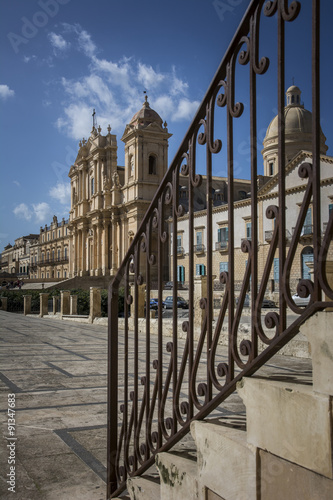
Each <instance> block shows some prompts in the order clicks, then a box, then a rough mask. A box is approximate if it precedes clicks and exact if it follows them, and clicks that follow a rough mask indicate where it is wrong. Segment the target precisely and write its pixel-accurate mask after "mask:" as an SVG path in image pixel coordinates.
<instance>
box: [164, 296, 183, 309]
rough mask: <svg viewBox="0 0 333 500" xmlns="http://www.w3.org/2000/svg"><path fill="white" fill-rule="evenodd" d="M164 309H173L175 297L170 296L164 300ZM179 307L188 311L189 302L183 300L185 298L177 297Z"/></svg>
mask: <svg viewBox="0 0 333 500" xmlns="http://www.w3.org/2000/svg"><path fill="white" fill-rule="evenodd" d="M163 307H164V309H173V296H172V295H169V296H168V297H167V298H166V299H165V300H164V306H163ZM177 307H180V308H181V309H188V302H187V300H185V299H183V297H177Z"/></svg>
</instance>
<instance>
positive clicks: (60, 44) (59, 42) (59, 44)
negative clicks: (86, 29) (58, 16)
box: [48, 32, 70, 50]
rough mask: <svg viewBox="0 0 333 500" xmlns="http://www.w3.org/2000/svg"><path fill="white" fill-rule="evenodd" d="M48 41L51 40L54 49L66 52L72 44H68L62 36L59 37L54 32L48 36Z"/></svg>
mask: <svg viewBox="0 0 333 500" xmlns="http://www.w3.org/2000/svg"><path fill="white" fill-rule="evenodd" d="M48 39H49V40H50V42H51V45H52V47H53V48H55V49H58V50H66V49H68V47H69V46H70V43H69V42H66V40H65V39H64V37H63V36H62V35H57V34H56V33H53V32H50V33H49V34H48Z"/></svg>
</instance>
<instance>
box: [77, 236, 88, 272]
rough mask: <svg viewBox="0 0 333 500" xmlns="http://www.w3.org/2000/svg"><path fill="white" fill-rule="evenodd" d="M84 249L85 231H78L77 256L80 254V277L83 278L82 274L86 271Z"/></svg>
mask: <svg viewBox="0 0 333 500" xmlns="http://www.w3.org/2000/svg"><path fill="white" fill-rule="evenodd" d="M85 249H86V242H85V231H84V229H81V230H80V245H79V254H80V261H81V265H80V271H81V272H80V275H81V276H83V275H84V272H85V270H86V262H85V254H86V252H85Z"/></svg>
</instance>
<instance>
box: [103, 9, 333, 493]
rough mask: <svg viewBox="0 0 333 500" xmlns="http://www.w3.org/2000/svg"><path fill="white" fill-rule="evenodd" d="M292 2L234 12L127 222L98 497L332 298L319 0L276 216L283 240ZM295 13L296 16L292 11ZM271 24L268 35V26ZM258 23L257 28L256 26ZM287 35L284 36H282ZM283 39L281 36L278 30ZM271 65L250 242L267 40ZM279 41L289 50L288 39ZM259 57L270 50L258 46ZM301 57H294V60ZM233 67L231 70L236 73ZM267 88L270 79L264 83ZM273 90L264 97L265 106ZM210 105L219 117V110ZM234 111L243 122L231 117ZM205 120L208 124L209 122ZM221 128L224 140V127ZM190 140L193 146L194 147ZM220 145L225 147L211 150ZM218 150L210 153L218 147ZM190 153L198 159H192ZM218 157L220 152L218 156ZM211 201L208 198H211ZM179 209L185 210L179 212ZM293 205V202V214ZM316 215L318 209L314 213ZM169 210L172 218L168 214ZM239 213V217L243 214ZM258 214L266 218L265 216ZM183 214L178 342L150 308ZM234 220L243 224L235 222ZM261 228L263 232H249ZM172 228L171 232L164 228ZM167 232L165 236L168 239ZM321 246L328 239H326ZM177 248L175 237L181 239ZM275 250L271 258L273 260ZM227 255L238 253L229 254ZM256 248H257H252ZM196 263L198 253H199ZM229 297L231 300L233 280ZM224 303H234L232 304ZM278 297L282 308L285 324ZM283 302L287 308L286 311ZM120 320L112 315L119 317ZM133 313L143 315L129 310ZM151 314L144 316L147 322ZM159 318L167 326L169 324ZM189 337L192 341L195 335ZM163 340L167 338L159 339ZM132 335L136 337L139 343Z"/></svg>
mask: <svg viewBox="0 0 333 500" xmlns="http://www.w3.org/2000/svg"><path fill="white" fill-rule="evenodd" d="M300 8H301V5H300V2H296V1H292V2H290V3H289V4H288V1H287V0H274V1H267V2H265V1H264V0H256V1H252V2H251V3H250V5H249V7H248V9H247V11H246V13H245V15H244V17H243V20H242V23H241V24H240V26H239V28H238V30H237V32H236V34H235V36H234V38H233V40H232V42H231V44H230V46H229V48H228V50H227V52H226V54H225V55H224V57H223V59H222V62H221V64H220V66H219V68H218V70H217V72H216V74H215V77H214V78H213V81H212V83H211V85H210V87H209V89H208V91H207V93H206V95H205V97H204V99H203V101H202V103H201V105H200V107H199V109H198V111H197V113H196V116H195V118H194V120H193V122H192V124H191V126H190V127H189V130H188V132H187V133H186V135H185V137H184V140H183V142H182V144H181V146H180V148H179V150H178V152H177V154H176V156H175V158H174V160H173V162H172V163H171V165H170V168H169V170H168V172H167V173H166V175H165V177H164V179H163V181H162V183H161V185H160V187H159V189H158V191H157V192H156V195H155V196H154V199H153V201H152V203H151V205H150V208H149V210H148V211H147V213H146V214H145V216H144V218H143V221H142V224H141V226H140V228H139V231H138V233H137V234H136V235H135V238H134V240H133V242H132V244H131V246H130V248H129V250H128V252H127V254H126V256H125V259H124V261H123V262H122V264H121V266H120V268H119V270H118V273H117V275H116V276H115V278H114V279H113V281H112V283H111V285H110V289H109V353H108V359H109V363H108V370H109V372H108V438H107V439H108V443H107V446H108V474H107V488H108V490H107V497H108V498H111V496H117V495H118V494H119V493H120V492H121V491H122V490H123V489H124V488H125V486H126V479H127V478H128V477H129V476H132V475H139V474H142V473H143V472H144V471H146V470H147V469H148V468H149V467H150V466H151V465H152V464H153V462H154V457H155V455H156V453H157V452H160V451H166V450H169V449H170V448H172V446H173V445H174V444H175V443H176V442H178V441H179V440H180V439H181V438H182V437H183V436H184V435H185V434H186V433H187V432H188V431H189V429H190V424H191V421H192V420H193V419H202V418H205V417H206V416H207V415H209V414H211V412H212V411H213V410H214V409H215V408H217V406H218V405H221V403H222V402H223V401H224V400H225V399H226V398H227V397H228V396H229V395H230V394H231V393H232V392H233V391H234V390H235V388H236V383H237V382H238V381H239V380H240V379H241V378H242V377H244V376H249V375H252V374H253V373H254V372H255V371H257V370H258V369H259V368H260V367H261V366H262V365H263V364H264V363H265V362H267V361H268V360H269V359H270V358H271V357H272V356H273V355H274V354H275V353H276V352H278V350H279V349H280V348H281V347H283V346H284V345H285V344H286V343H288V342H289V341H290V340H291V339H292V338H293V337H294V336H295V335H296V334H297V333H298V331H299V326H300V325H301V324H302V323H303V322H304V321H305V320H306V319H307V318H308V317H310V316H311V315H313V314H314V313H315V312H316V311H318V310H321V309H324V308H325V307H327V306H328V305H330V306H332V303H333V291H332V288H331V287H330V286H329V283H328V278H327V275H326V261H327V260H328V252H329V248H330V243H331V240H332V235H333V213H332V212H331V214H330V217H329V222H328V224H327V227H326V230H325V234H324V236H323V237H322V236H321V229H322V227H323V226H322V220H321V185H320V125H319V123H320V102H319V100H320V99H319V98H320V90H319V77H320V67H319V62H320V57H319V32H320V31H319V28H320V26H319V24H320V23H319V9H320V2H319V0H313V2H312V49H311V50H312V52H311V54H308V55H306V54H302V61H304V58H306V57H307V58H308V59H309V60H310V61H311V62H312V75H313V76H312V131H313V133H312V136H313V143H312V153H311V154H310V155H308V156H309V159H308V161H307V162H304V161H303V163H301V165H300V167H299V170H298V174H299V177H300V178H301V179H302V182H303V186H304V190H303V198H302V201H301V203H300V204H299V207H298V208H299V212H298V215H297V216H296V215H295V220H293V221H288V227H290V228H291V227H293V226H294V227H295V230H294V232H293V234H292V238H291V241H290V242H289V244H288V245H287V244H286V241H287V237H286V217H287V216H288V215H289V213H291V212H290V211H289V212H287V211H286V210H285V206H286V175H285V167H286V158H285V115H284V106H285V101H284V92H285V88H286V81H285V52H286V47H285V45H286V36H285V30H286V28H287V25H291V23H292V22H294V21H295V22H301V20H299V12H300ZM300 17H301V16H300ZM264 23H266V24H265V27H266V28H265V29H266V30H268V31H269V33H270V37H271V38H270V39H271V41H272V43H270V44H266V45H264V48H262V47H261V45H260V43H259V42H260V34H261V27H262V26H263V25H264ZM275 29H276V31H277V35H276V36H274V30H275ZM266 33H267V31H266ZM293 40H294V39H293ZM290 43H291V42H290ZM275 44H276V47H277V48H276V52H275V56H276V61H277V64H276V67H277V75H276V81H277V110H278V172H279V175H278V192H277V194H276V198H277V202H276V204H274V205H273V204H272V205H269V206H268V208H267V210H266V218H267V219H270V221H269V224H270V227H272V221H274V222H275V226H274V230H273V233H272V235H271V238H270V241H269V242H267V241H263V242H260V237H262V238H263V239H264V236H260V231H259V228H258V224H255V223H254V221H257V220H258V215H259V213H258V212H259V209H258V201H259V195H260V193H259V194H258V190H259V188H258V182H257V179H258V174H260V171H259V169H258V164H259V160H258V158H257V143H258V116H257V115H258V113H259V110H261V109H262V106H260V105H259V104H258V99H257V94H258V91H257V80H259V79H260V78H262V75H264V74H265V73H267V72H268V70H269V71H273V69H272V68H273V66H272V65H269V59H268V57H266V55H265V54H264V55H263V56H261V54H260V53H261V52H263V51H264V50H266V49H267V50H268V48H269V49H270V51H271V52H272V51H275V49H274V46H275ZM288 50H289V53H294V52H293V50H292V47H288ZM270 57H271V56H270ZM302 64H303V63H302ZM243 67H247V69H248V72H249V73H248V74H249V83H248V87H247V92H248V95H249V105H248V107H247V108H246V113H244V109H245V107H244V104H243V103H241V102H236V95H237V92H238V86H237V85H236V83H238V80H237V74H238V72H239V71H240V68H243ZM244 75H245V72H243V73H242V85H244V80H245V76H244ZM270 94H271V96H272V95H273V91H272V90H271V91H270ZM275 106H276V101H273V100H272V108H274V107H275ZM243 114H244V115H246V114H247V116H246V119H245V118H244V120H243V121H244V123H246V125H247V124H248V123H249V141H250V175H251V198H250V200H249V201H247V200H246V201H245V202H246V203H249V207H250V208H249V210H250V220H251V221H252V228H251V230H252V234H251V241H250V240H249V239H246V240H244V241H243V242H242V244H241V251H242V253H243V261H242V262H243V263H244V262H245V263H246V265H245V266H244V265H243V267H242V269H243V272H244V275H243V277H242V279H241V281H240V280H239V278H238V277H237V280H236V275H235V271H236V266H237V262H236V249H235V244H234V242H235V241H236V238H237V236H238V234H237V233H238V232H239V231H238V230H237V228H236V227H235V216H236V215H235V213H236V208H235V204H234V192H235V189H234V184H235V182H234V177H235V175H236V172H235V149H236V144H235V143H234V132H235V129H236V123H239V121H241V119H242V118H241V117H242V116H243ZM221 116H222V117H223V119H224V120H225V121H224V122H222V121H221ZM242 123H243V122H242ZM215 130H216V132H215ZM224 134H225V140H223V142H222V139H224V137H223V136H224ZM201 149H202V150H204V155H201V156H200V154H201ZM224 151H226V154H225V156H223V154H224ZM221 155H222V156H221ZM202 157H205V158H206V166H205V168H206V169H205V171H204V172H199V170H198V169H199V167H200V168H201V166H202ZM218 157H221V158H222V159H223V158H225V162H226V165H227V170H228V172H227V179H228V180H227V185H228V197H227V201H228V210H227V212H226V213H225V214H224V215H223V218H222V220H224V219H226V218H227V222H228V228H229V232H228V252H227V256H228V271H227V272H222V273H221V275H220V277H219V279H220V283H221V284H222V285H223V290H224V295H223V299H222V303H221V307H220V310H219V316H218V319H217V321H216V322H214V321H213V319H214V318H213V305H214V300H213V299H214V295H213V290H214V286H213V285H214V269H216V267H215V268H214V255H215V254H217V255H219V253H216V252H215V251H214V250H215V247H214V244H213V243H214V236H213V235H214V234H216V231H215V230H214V227H213V216H214V214H215V212H214V206H213V200H212V175H213V168H214V165H215V164H216V162H215V160H214V158H218ZM199 158H200V161H199ZM221 161H222V160H221ZM201 174H203V175H205V176H206V181H205V182H206V200H207V208H206V212H205V213H206V215H205V224H204V225H202V226H200V227H204V232H205V234H204V236H203V237H204V238H205V255H204V256H197V255H196V253H195V247H196V246H195V243H194V242H195V241H196V240H195V238H196V234H195V227H196V222H195V213H194V199H195V195H196V192H197V190H198V188H199V186H200V184H201V181H202V176H201ZM180 175H181V176H182V184H184V180H185V181H186V182H187V186H188V200H187V203H188V209H186V211H185V209H184V207H183V206H182V200H181V199H179V179H180ZM310 204H311V207H312V218H313V220H312V222H313V228H312V230H313V237H312V245H313V274H312V279H311V280H309V279H303V280H300V282H299V284H298V286H297V292H298V294H299V295H300V296H302V297H305V296H310V300H309V305H308V306H307V307H305V308H300V307H298V306H297V305H296V304H295V302H294V301H293V299H292V293H293V292H292V289H291V281H290V280H291V278H290V277H291V269H292V268H293V266H294V265H295V261H296V259H298V261H299V245H300V241H301V234H302V228H303V227H304V222H305V218H306V215H307V211H308V208H309V206H310ZM216 210H220V209H219V208H217V209H216ZM185 212H186V213H185ZM295 213H296V210H294V211H293V214H295ZM325 218H326V217H325ZM170 220H171V221H172V223H170ZM246 220H249V217H247V218H246ZM265 220H266V219H265ZM184 221H185V222H186V224H187V227H186V234H187V235H188V241H189V251H188V267H187V271H186V272H187V274H186V280H187V282H188V300H189V315H188V318H187V319H186V320H185V321H183V323H182V330H183V333H184V332H185V335H186V341H185V344H184V347H183V348H182V349H181V348H180V341H179V321H178V317H179V314H178V311H177V309H176V308H175V309H173V311H172V319H171V320H166V319H164V318H163V315H162V310H161V308H162V299H163V283H164V282H165V274H164V271H165V267H166V265H168V266H169V269H170V273H171V276H170V277H169V279H175V277H176V276H177V266H178V263H179V261H178V259H177V237H176V235H177V228H178V227H179V225H180V224H182V230H184ZM243 230H244V227H243ZM261 234H262V235H264V232H261ZM171 236H172V237H171ZM170 242H171V243H170ZM262 244H264V245H266V247H265V248H266V250H267V251H266V252H265V253H264V256H265V264H264V269H263V271H262V272H261V273H259V268H260V269H261V268H262V267H261V266H262V263H261V262H260V266H259V250H260V248H259V245H262ZM330 251H331V250H330ZM186 252H187V249H186ZM277 255H278V258H279V266H278V269H277V270H276V269H275V268H274V265H275V259H276V256H277ZM237 256H238V257H239V254H237ZM261 257H262V255H261ZM199 258H200V259H205V269H206V276H205V279H206V280H207V286H206V289H207V292H206V294H205V295H204V296H202V300H201V302H200V305H201V308H202V310H203V313H204V314H203V321H202V323H201V324H200V325H199V327H197V325H196V324H195V320H194V314H193V311H194V306H195V302H194V298H195V297H194V286H195V271H196V265H198V264H197V262H198V261H197V259H199ZM200 265H202V260H201V261H200ZM273 271H274V273H275V272H277V271H278V275H279V280H278V281H279V291H278V292H277V293H278V297H277V298H278V309H276V310H275V311H270V312H268V313H265V312H264V311H262V304H263V301H264V298H265V293H266V289H267V286H268V284H269V282H270V280H271V278H272V276H273ZM153 281H157V282H158V293H157V294H156V292H154V294H155V296H156V297H157V298H158V304H159V306H158V307H159V310H158V318H157V320H156V319H154V322H155V323H156V322H157V334H156V335H153V323H152V320H151V318H150V317H149V315H146V318H142V319H140V320H139V309H140V300H141V299H140V297H141V296H142V290H144V295H145V301H146V303H149V299H150V292H151V283H152V282H153ZM236 288H237V289H238V290H239V292H237V295H238V304H237V306H236V304H235V290H236ZM120 289H124V293H125V302H126V303H127V304H128V305H130V306H131V314H129V312H128V307H125V314H124V318H122V319H121V320H119V319H118V299H119V291H120ZM248 291H250V294H251V301H250V310H251V325H250V333H249V334H245V333H244V332H243V331H242V330H241V329H239V325H240V321H241V317H242V310H243V306H244V303H245V300H246V294H247V293H248ZM172 295H173V300H174V303H175V302H176V297H177V295H179V291H178V289H177V286H174V287H173V289H172ZM235 306H236V307H235ZM287 307H288V308H289V314H290V312H292V314H293V316H292V320H291V321H289V323H288V324H287ZM289 314H288V315H289ZM120 321H121V323H120ZM141 321H142V322H144V323H143V324H142V323H140V322H141ZM166 321H171V325H172V328H171V329H172V332H173V333H172V339H170V338H169V339H168V338H167V327H166ZM155 323H154V327H155ZM225 325H227V329H228V335H227V340H228V348H227V356H226V358H224V359H223V360H222V361H218V360H220V359H221V356H219V354H220V349H221V342H220V340H221V336H222V334H223V326H225ZM169 330H170V328H169ZM195 339H197V341H195ZM168 340H169V341H168ZM142 343H143V345H142ZM156 343H157V356H156V358H155V357H152V354H151V352H152V344H156Z"/></svg>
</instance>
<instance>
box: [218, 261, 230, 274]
mask: <svg viewBox="0 0 333 500" xmlns="http://www.w3.org/2000/svg"><path fill="white" fill-rule="evenodd" d="M228 264H229V263H228V262H220V273H224V272H228V267H229V266H228Z"/></svg>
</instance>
